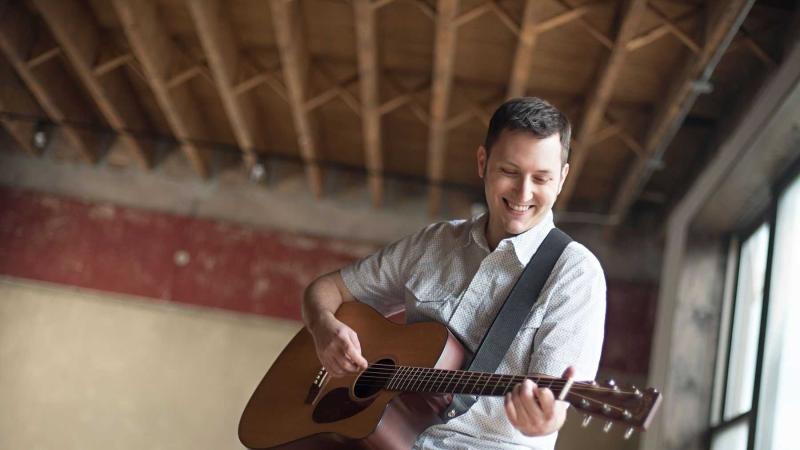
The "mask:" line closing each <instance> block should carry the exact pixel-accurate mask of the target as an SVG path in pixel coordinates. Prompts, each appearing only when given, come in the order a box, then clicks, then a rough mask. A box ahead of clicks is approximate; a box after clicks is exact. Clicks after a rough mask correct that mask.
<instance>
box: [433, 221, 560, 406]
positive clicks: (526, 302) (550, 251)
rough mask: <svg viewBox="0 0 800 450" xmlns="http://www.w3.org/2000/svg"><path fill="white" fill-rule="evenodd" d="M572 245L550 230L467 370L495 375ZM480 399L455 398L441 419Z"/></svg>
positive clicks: (558, 233)
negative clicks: (551, 276) (546, 283)
mask: <svg viewBox="0 0 800 450" xmlns="http://www.w3.org/2000/svg"><path fill="white" fill-rule="evenodd" d="M570 242H572V238H571V237H569V236H568V235H567V234H566V233H564V232H563V231H561V230H559V229H558V228H553V229H552V230H550V233H548V234H547V237H545V239H544V241H543V242H542V244H541V245H540V246H539V249H538V250H536V253H535V254H534V255H533V257H532V258H531V260H530V262H529V263H528V265H527V266H525V270H523V271H522V275H520V277H519V279H518V280H517V282H516V284H514V287H513V288H512V289H511V293H510V294H508V298H507V299H506V301H505V303H503V306H502V307H501V308H500V312H499V313H497V316H495V318H494V321H493V322H492V325H491V326H490V327H489V331H488V332H487V333H486V335H485V336H484V337H483V341H481V344H480V345H479V346H478V350H476V351H475V356H474V357H473V358H472V360H471V361H470V362H469V363H468V366H467V367H466V369H465V370H469V371H473V372H487V373H494V371H495V370H497V368H498V367H499V366H500V362H501V361H502V360H503V357H504V356H505V355H506V352H507V351H508V349H509V348H510V347H511V342H512V341H513V340H514V337H515V336H516V335H517V333H518V332H519V330H520V328H521V327H522V323H523V321H524V320H525V318H527V317H528V313H529V312H530V311H531V309H532V308H533V305H534V303H536V300H537V299H538V298H539V294H541V292H542V288H543V287H544V283H545V282H546V281H547V279H548V278H549V277H550V273H551V272H552V271H553V267H555V265H556V261H558V258H559V257H560V256H561V253H563V252H564V249H565V248H566V247H567V245H568V244H569V243H570ZM465 365H466V364H465ZM477 400H478V397H477V396H475V395H467V394H457V395H454V396H453V401H452V402H451V403H450V406H448V407H447V408H446V409H445V410H444V411H443V412H442V414H441V418H442V420H444V421H445V422H447V421H448V420H450V419H452V418H454V417H458V416H460V415H461V414H464V413H465V412H467V410H468V409H469V408H470V407H471V406H472V405H473V404H474V403H475V402H476V401H477Z"/></svg>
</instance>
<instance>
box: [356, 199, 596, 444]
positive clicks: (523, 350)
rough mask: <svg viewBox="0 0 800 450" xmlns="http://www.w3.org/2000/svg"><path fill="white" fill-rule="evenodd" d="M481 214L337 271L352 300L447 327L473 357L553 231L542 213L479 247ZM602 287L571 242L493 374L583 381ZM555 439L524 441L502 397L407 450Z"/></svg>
mask: <svg viewBox="0 0 800 450" xmlns="http://www.w3.org/2000/svg"><path fill="white" fill-rule="evenodd" d="M487 220H488V215H486V214H484V215H482V216H479V217H476V218H473V219H472V220H467V221H465V220H454V221H449V222H441V223H436V224H432V225H429V226H427V227H426V228H424V229H422V230H420V231H419V232H417V233H415V234H412V235H411V236H408V237H406V238H403V239H401V240H399V241H397V242H395V243H393V244H390V245H388V246H386V247H385V248H383V249H382V250H381V251H379V252H378V253H375V254H374V255H371V256H368V257H366V258H364V259H362V260H360V261H358V262H356V263H355V264H353V265H351V266H348V267H345V268H343V269H342V270H341V274H342V278H343V279H344V283H345V285H346V286H347V288H348V289H349V290H350V292H351V293H352V294H353V296H354V297H355V298H356V299H358V300H359V301H361V302H363V303H366V304H368V305H370V306H372V307H373V308H375V309H377V310H378V311H380V312H382V313H384V314H391V313H394V312H397V311H400V310H402V309H405V313H406V321H407V322H409V323H413V322H421V321H431V320H435V321H437V322H440V323H443V324H445V325H447V327H448V328H449V329H450V331H451V332H452V333H453V334H454V335H455V336H456V337H458V338H459V339H460V340H461V343H462V344H464V346H465V347H466V349H467V350H468V351H469V352H474V351H475V350H476V349H477V347H478V345H479V344H480V342H481V339H482V338H483V336H484V335H485V334H486V332H487V331H488V329H489V326H490V325H491V324H492V321H493V319H494V317H495V316H496V315H497V313H498V312H499V310H500V307H501V306H502V304H503V302H504V301H505V299H506V298H507V297H508V294H509V293H510V291H511V288H512V287H513V286H514V283H515V282H516V280H517V279H518V278H519V276H520V275H521V274H522V271H523V269H524V268H525V265H526V264H527V263H528V261H530V259H531V257H532V256H533V254H534V253H535V252H536V250H537V249H538V248H539V245H540V244H541V243H542V241H543V240H544V238H545V237H546V236H547V234H548V233H549V231H550V230H551V229H552V228H553V216H552V212H551V213H549V214H548V215H547V216H546V217H545V218H544V219H543V220H542V221H541V222H540V223H539V224H537V225H536V226H535V227H533V228H531V229H530V230H528V231H526V232H524V233H522V234H519V235H517V236H514V237H511V238H507V239H504V240H502V241H500V243H499V244H498V246H497V248H496V249H495V250H494V251H490V250H489V246H488V244H487V241H486V223H487ZM605 302H606V284H605V277H604V275H603V269H602V268H601V267H600V263H599V262H598V260H597V258H596V257H595V256H594V255H593V254H592V253H591V252H590V251H589V250H588V249H587V248H586V247H584V246H583V245H581V244H579V243H577V242H574V241H573V242H571V243H570V244H569V245H568V246H567V248H566V249H565V250H564V253H563V254H562V255H561V257H560V258H559V259H558V262H557V263H556V265H555V267H554V268H553V272H552V273H551V275H550V277H549V278H548V280H547V282H546V283H545V285H544V288H543V289H542V292H541V294H540V296H539V298H538V300H537V301H536V303H535V304H534V307H533V308H532V310H531V312H530V313H529V315H528V317H527V318H526V319H525V321H524V322H523V324H522V329H521V330H520V332H519V334H518V335H517V337H516V338H515V339H514V341H513V342H512V344H511V347H510V349H509V351H508V353H506V355H505V357H504V359H503V361H502V362H501V364H500V367H498V369H497V373H505V374H532V373H539V374H544V375H550V376H561V374H562V373H563V372H564V370H565V369H566V368H567V367H568V366H573V367H574V368H575V379H577V380H592V379H594V377H595V375H596V373H597V367H598V364H599V362H600V351H601V348H602V344H603V326H604V321H605ZM556 437H557V433H553V434H551V435H547V436H540V437H528V436H525V435H523V434H522V433H520V432H519V431H518V430H517V429H516V428H514V427H513V426H512V425H511V423H510V422H509V421H508V417H507V416H506V413H505V409H504V406H503V397H481V398H480V399H479V400H478V402H476V403H475V404H474V405H473V406H472V408H470V409H469V411H467V412H466V413H464V414H463V415H461V416H459V417H457V418H455V419H452V420H450V421H448V422H447V423H445V424H440V425H435V426H432V427H430V428H428V429H427V430H426V431H425V432H423V433H422V434H421V435H420V436H419V438H418V440H417V442H416V445H415V447H414V448H417V449H455V448H458V449H461V448H481V449H490V448H497V449H517V448H534V449H547V450H552V449H553V447H554V446H555V442H556Z"/></svg>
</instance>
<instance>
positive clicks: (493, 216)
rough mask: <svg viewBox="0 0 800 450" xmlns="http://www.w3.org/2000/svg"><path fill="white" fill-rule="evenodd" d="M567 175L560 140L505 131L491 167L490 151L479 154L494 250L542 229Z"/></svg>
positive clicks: (492, 156) (492, 155) (488, 235)
mask: <svg viewBox="0 0 800 450" xmlns="http://www.w3.org/2000/svg"><path fill="white" fill-rule="evenodd" d="M568 172H569V164H565V165H564V166H563V167H562V166H561V142H560V140H559V136H558V134H555V135H553V136H550V137H548V138H544V139H539V138H538V137H536V136H535V135H533V134H531V133H529V132H526V131H511V130H503V131H502V132H501V133H500V136H499V138H498V139H497V141H496V142H495V143H494V145H493V146H492V151H491V155H490V156H489V158H488V161H487V157H486V149H485V148H484V147H483V146H481V147H480V148H478V174H479V176H480V177H481V178H483V186H484V191H485V193H486V202H487V203H488V206H489V225H488V227H487V230H486V231H487V236H486V237H487V240H488V242H489V245H490V246H491V248H495V247H496V246H497V244H498V243H499V242H500V241H501V240H502V239H505V238H507V237H510V236H514V235H517V234H520V233H523V232H525V231H527V230H529V229H531V228H532V227H533V226H535V225H536V224H538V223H539V222H540V221H541V220H542V218H543V217H544V216H545V215H546V214H547V212H548V211H550V209H551V208H552V207H553V203H555V201H556V197H557V196H558V194H559V192H561V187H562V186H563V185H564V180H565V179H566V177H567V173H568Z"/></svg>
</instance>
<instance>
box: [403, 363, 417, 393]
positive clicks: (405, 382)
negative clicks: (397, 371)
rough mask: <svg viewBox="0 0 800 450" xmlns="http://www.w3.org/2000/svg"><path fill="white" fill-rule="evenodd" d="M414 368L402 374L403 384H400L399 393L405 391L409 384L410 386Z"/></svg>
mask: <svg viewBox="0 0 800 450" xmlns="http://www.w3.org/2000/svg"><path fill="white" fill-rule="evenodd" d="M414 370H415V368H414V367H409V368H408V370H407V371H406V373H404V374H403V378H404V379H403V382H402V383H401V384H400V390H401V391H407V390H408V387H409V384H411V380H412V376H413V374H414Z"/></svg>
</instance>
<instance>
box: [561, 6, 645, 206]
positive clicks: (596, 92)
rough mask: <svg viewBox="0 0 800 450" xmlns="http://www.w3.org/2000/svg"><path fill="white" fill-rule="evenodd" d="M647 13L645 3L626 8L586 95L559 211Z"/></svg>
mask: <svg viewBox="0 0 800 450" xmlns="http://www.w3.org/2000/svg"><path fill="white" fill-rule="evenodd" d="M646 12H647V0H630V1H628V3H627V5H626V10H625V11H624V12H623V15H622V20H621V21H620V26H619V29H618V31H617V38H616V41H615V42H614V47H613V48H612V49H611V53H610V54H609V55H608V58H607V59H606V61H605V64H604V66H603V67H602V68H601V69H600V71H599V72H598V76H597V77H596V78H595V79H596V80H597V81H596V82H595V84H594V86H592V88H591V90H590V91H589V96H588V97H587V99H586V104H585V106H584V108H583V111H584V112H583V117H582V118H581V121H580V123H579V125H580V127H579V128H578V130H577V136H576V137H575V141H576V143H575V145H574V147H573V148H572V149H571V155H570V163H569V166H570V167H569V175H568V176H567V181H566V182H565V184H564V188H563V189H562V191H561V194H560V195H559V199H558V206H559V209H565V208H566V206H567V204H568V203H569V200H570V199H571V198H572V194H573V193H574V192H575V187H576V186H577V183H578V181H579V178H580V173H581V171H582V169H583V166H584V164H585V163H586V160H587V159H588V157H589V152H590V151H591V146H592V143H593V136H594V135H595V134H596V133H597V132H598V131H599V128H600V125H601V122H602V120H603V115H604V114H605V111H606V108H607V107H608V103H609V101H610V100H611V95H612V94H613V93H614V87H615V85H616V81H617V78H618V77H619V74H620V73H621V72H622V70H623V68H624V67H625V57H626V55H627V53H628V50H627V45H628V42H629V41H630V40H631V39H632V38H633V37H634V36H635V34H636V31H637V30H638V29H639V25H640V24H641V22H642V18H643V17H644V15H645V13H646Z"/></svg>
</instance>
